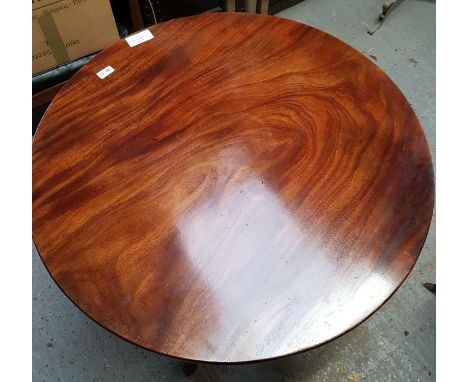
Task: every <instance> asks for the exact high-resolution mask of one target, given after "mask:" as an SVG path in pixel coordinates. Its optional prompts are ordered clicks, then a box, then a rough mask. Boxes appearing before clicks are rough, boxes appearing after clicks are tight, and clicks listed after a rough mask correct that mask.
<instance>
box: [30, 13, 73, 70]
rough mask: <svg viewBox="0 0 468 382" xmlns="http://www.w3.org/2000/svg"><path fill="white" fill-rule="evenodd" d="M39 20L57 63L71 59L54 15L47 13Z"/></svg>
mask: <svg viewBox="0 0 468 382" xmlns="http://www.w3.org/2000/svg"><path fill="white" fill-rule="evenodd" d="M37 21H38V22H39V26H40V28H41V30H42V33H43V34H44V37H45V39H46V41H47V44H48V46H49V48H50V51H51V52H52V55H53V56H54V58H55V62H56V63H57V65H60V64H63V63H65V62H67V61H70V56H69V55H68V51H67V48H66V47H65V44H64V43H63V40H62V37H61V36H60V33H59V31H58V28H57V25H55V21H54V18H53V17H52V15H51V14H50V13H45V14H43V15H42V16H40V17H38V18H37Z"/></svg>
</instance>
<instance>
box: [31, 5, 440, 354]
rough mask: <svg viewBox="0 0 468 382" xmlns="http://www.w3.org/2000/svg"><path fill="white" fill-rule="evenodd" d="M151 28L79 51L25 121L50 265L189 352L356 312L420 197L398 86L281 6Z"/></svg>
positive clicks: (290, 332)
mask: <svg viewBox="0 0 468 382" xmlns="http://www.w3.org/2000/svg"><path fill="white" fill-rule="evenodd" d="M150 31H151V32H152V34H153V36H154V38H152V39H150V40H148V41H145V42H142V43H140V44H138V45H136V46H133V47H131V46H129V44H128V43H127V42H126V41H125V40H120V41H118V42H116V43H115V44H114V45H112V46H110V47H109V48H107V49H105V50H104V51H103V52H102V53H100V54H99V55H98V56H97V57H96V58H95V59H94V60H92V61H91V62H90V63H89V64H87V65H86V66H84V67H83V69H81V70H80V71H79V72H78V73H77V74H76V75H75V76H74V77H73V78H72V79H71V80H70V81H69V83H68V84H67V85H66V86H65V87H64V88H63V90H62V91H61V92H60V93H59V95H58V96H57V97H56V98H55V100H54V101H53V102H52V104H51V105H50V107H49V109H48V110H47V112H46V114H45V116H44V118H43V120H42V121H41V124H40V126H39V129H38V131H37V133H36V136H35V138H34V142H33V236H34V241H35V243H36V246H37V248H38V251H39V253H40V255H41V257H42V260H43V261H44V264H45V265H46V267H47V269H48V271H49V272H50V274H51V276H52V277H53V279H54V280H55V281H56V282H57V284H58V285H59V286H60V288H61V289H62V290H63V292H64V293H65V294H66V295H67V296H68V297H69V298H70V299H71V300H72V301H73V302H74V303H75V304H76V305H77V306H78V307H79V308H80V309H81V310H82V311H83V312H85V313H86V314H87V315H88V316H89V317H91V318H92V319H93V320H95V321H96V322H98V323H99V324H101V325H102V326H103V327H105V328H106V329H108V330H110V331H111V332H113V333H115V334H117V335H119V336H120V337H122V338H124V339H126V340H128V341H131V342H133V343H135V344H137V345H139V346H142V347H144V348H146V349H150V350H152V351H155V352H158V353H160V354H164V355H168V356H173V357H177V358H180V359H184V360H191V361H198V362H217V363H236V362H251V361H259V360H265V359H271V358H276V357H282V356H286V355H289V354H293V353H296V352H299V351H303V350H306V349H310V348H313V347H315V346H318V345H320V344H323V343H325V342H327V341H329V340H331V339H333V338H335V337H337V336H339V335H340V334H343V333H344V332H346V331H348V330H350V329H352V328H353V327H355V326H356V325H358V324H359V323H360V322H362V321H363V320H365V319H366V318H367V317H369V315H371V314H372V313H373V312H375V311H376V310H377V309H378V308H379V307H380V306H381V305H382V304H383V303H384V302H385V301H386V300H387V299H388V298H389V297H390V296H391V295H392V293H393V292H394V291H395V290H396V289H397V288H398V287H399V286H400V285H401V283H402V282H403V281H404V279H405V278H406V277H407V275H408V273H409V272H410V270H411V269H412V267H413V266H414V264H415V262H416V260H417V257H418V255H419V253H420V250H421V248H422V246H423V243H424V240H425V237H426V234H427V231H428V228H429V224H430V221H431V216H432V209H433V203H434V200H433V199H434V186H433V169H432V163H431V158H430V154H429V150H428V146H427V143H426V140H425V137H424V134H423V131H422V129H421V126H420V124H419V122H418V120H417V118H416V116H415V114H414V112H413V110H412V109H411V106H410V105H409V103H408V102H407V100H406V99H405V97H404V96H403V94H402V93H401V92H400V90H399V89H398V88H397V87H396V86H395V85H394V84H393V82H392V81H391V80H390V79H389V78H388V77H387V76H386V75H385V74H384V73H383V72H382V71H381V70H380V69H379V68H378V67H377V66H376V65H374V64H373V63H372V62H371V61H369V60H368V59H367V58H366V57H365V56H363V55H361V54H360V53H358V52H357V51H356V50H354V49H353V48H351V47H350V46H348V45H346V44H344V43H343V42H341V41H339V40H337V39H336V38H334V37H332V36H330V35H328V34H326V33H324V32H321V31H319V30H317V29H314V28H311V27H308V26H306V25H303V24H299V23H296V22H293V21H289V20H285V19H281V18H276V17H270V16H260V15H248V14H239V13H218V14H206V15H200V16H194V17H189V18H183V19H177V20H173V21H169V22H166V23H163V24H160V25H156V26H154V27H151V28H150ZM107 66H111V67H112V68H113V69H114V71H113V72H111V73H110V74H108V75H107V76H106V77H105V78H103V79H101V78H100V77H98V76H97V75H96V73H98V72H100V71H101V70H102V69H104V68H106V67H107Z"/></svg>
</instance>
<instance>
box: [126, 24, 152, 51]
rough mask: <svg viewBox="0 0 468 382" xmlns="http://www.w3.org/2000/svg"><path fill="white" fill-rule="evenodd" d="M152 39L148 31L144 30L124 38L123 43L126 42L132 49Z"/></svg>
mask: <svg viewBox="0 0 468 382" xmlns="http://www.w3.org/2000/svg"><path fill="white" fill-rule="evenodd" d="M152 38H154V36H153V34H152V33H151V32H150V31H149V30H148V29H145V30H144V31H141V32H138V33H135V34H133V35H131V36H128V37H126V38H125V41H127V42H128V45H130V47H131V48H133V47H134V46H136V45H139V44H141V43H142V42H145V41H148V40H151V39H152Z"/></svg>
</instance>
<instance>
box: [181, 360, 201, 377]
mask: <svg viewBox="0 0 468 382" xmlns="http://www.w3.org/2000/svg"><path fill="white" fill-rule="evenodd" d="M197 367H198V363H192V362H183V363H182V371H183V372H184V374H185V376H186V377H190V376H191V375H192V374H193V373H195V370H197Z"/></svg>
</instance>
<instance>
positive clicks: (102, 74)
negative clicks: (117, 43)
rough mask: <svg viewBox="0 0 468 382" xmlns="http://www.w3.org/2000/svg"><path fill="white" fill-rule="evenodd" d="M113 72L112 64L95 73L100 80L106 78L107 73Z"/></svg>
mask: <svg viewBox="0 0 468 382" xmlns="http://www.w3.org/2000/svg"><path fill="white" fill-rule="evenodd" d="M113 72H114V68H113V67H112V66H106V67H105V68H104V69H102V70H101V71H99V72H97V73H96V75H97V76H98V77H99V78H100V79H101V80H102V79H103V78H106V77H107V76H108V75H109V74H111V73H113Z"/></svg>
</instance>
